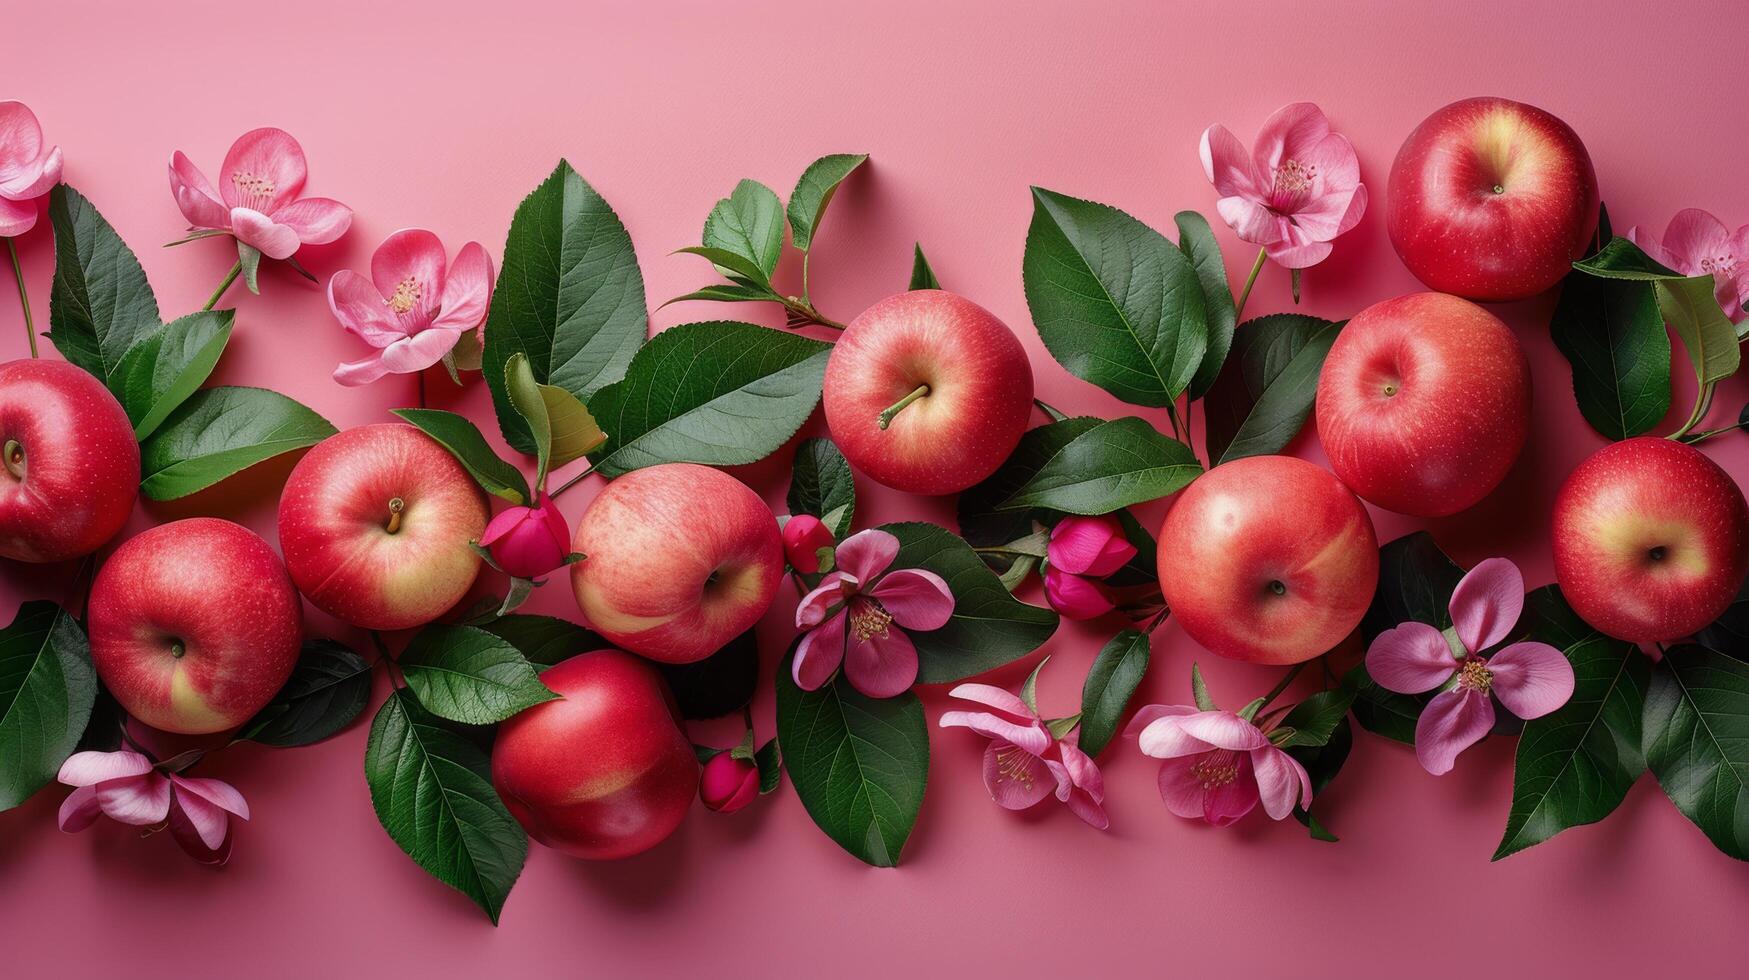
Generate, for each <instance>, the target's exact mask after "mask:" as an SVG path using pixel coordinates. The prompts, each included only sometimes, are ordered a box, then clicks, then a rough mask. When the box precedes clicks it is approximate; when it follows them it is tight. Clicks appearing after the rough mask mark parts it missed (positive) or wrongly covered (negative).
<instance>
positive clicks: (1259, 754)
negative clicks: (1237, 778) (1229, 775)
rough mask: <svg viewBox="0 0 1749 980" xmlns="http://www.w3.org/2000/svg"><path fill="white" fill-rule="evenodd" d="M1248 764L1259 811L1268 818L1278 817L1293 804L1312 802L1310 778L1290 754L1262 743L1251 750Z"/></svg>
mask: <svg viewBox="0 0 1749 980" xmlns="http://www.w3.org/2000/svg"><path fill="white" fill-rule="evenodd" d="M1251 766H1252V770H1253V774H1254V775H1255V776H1256V778H1257V793H1258V796H1259V798H1260V799H1261V800H1262V801H1263V812H1264V813H1267V814H1269V819H1271V820H1280V819H1282V818H1284V817H1286V816H1288V815H1289V814H1291V813H1293V812H1294V807H1295V806H1296V805H1299V806H1305V805H1307V804H1309V803H1311V802H1312V777H1311V776H1309V775H1307V773H1306V767H1305V766H1302V765H1300V763H1299V760H1297V759H1295V758H1294V757H1293V756H1291V755H1288V754H1287V753H1286V752H1283V751H1282V750H1280V749H1278V748H1276V747H1275V746H1273V745H1265V746H1264V747H1263V748H1260V749H1256V750H1254V751H1252V753H1251Z"/></svg>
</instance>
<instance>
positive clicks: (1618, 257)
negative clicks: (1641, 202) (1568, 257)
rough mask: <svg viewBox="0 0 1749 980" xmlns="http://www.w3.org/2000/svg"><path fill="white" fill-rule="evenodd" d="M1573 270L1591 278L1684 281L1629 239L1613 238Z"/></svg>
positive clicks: (1678, 274) (1677, 273)
mask: <svg viewBox="0 0 1749 980" xmlns="http://www.w3.org/2000/svg"><path fill="white" fill-rule="evenodd" d="M1573 268H1575V269H1578V270H1579V271H1580V272H1583V273H1585V274H1587V275H1591V276H1598V277H1601V278H1604V279H1629V280H1638V281H1641V282H1657V281H1659V280H1662V279H1681V278H1683V275H1682V273H1680V272H1677V271H1675V270H1674V269H1669V268H1666V267H1665V266H1663V265H1661V264H1660V263H1658V262H1657V261H1655V260H1653V258H1652V257H1651V256H1649V255H1647V254H1646V253H1645V251H1644V250H1642V249H1641V248H1640V247H1639V246H1638V245H1635V244H1634V243H1633V242H1631V241H1628V240H1627V239H1625V238H1611V239H1609V240H1608V241H1606V242H1604V243H1603V247H1602V248H1601V249H1599V250H1598V251H1597V253H1596V254H1595V255H1591V256H1589V257H1587V258H1584V259H1581V260H1579V261H1578V262H1575V263H1573Z"/></svg>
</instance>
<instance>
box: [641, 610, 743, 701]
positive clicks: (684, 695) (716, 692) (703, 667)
mask: <svg viewBox="0 0 1749 980" xmlns="http://www.w3.org/2000/svg"><path fill="white" fill-rule="evenodd" d="M656 669H657V670H659V671H661V672H662V676H663V677H664V678H666V679H667V681H668V688H669V690H671V691H673V692H674V701H675V703H677V704H678V705H679V706H680V717H682V718H689V719H697V718H721V717H722V716H724V715H726V714H729V713H730V712H732V711H739V710H740V709H741V708H742V707H744V706H746V704H747V703H748V702H749V701H751V700H753V689H754V687H756V686H757V685H758V683H759V641H758V638H757V637H755V636H754V634H753V631H752V630H748V631H747V632H745V633H742V634H741V635H740V636H737V637H735V638H734V639H732V640H730V641H729V642H728V645H726V646H724V647H723V648H722V649H721V650H718V651H717V652H716V653H713V654H711V655H710V656H708V657H706V658H704V659H703V660H696V661H693V662H692V663H687V664H663V663H659V664H657V665H656Z"/></svg>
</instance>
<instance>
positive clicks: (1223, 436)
mask: <svg viewBox="0 0 1749 980" xmlns="http://www.w3.org/2000/svg"><path fill="white" fill-rule="evenodd" d="M1341 329H1342V324H1341V323H1336V322H1332V321H1330V320H1323V319H1319V318H1318V317H1315V316H1303V315H1301V314H1298V313H1277V314H1275V315H1273V316H1263V317H1258V318H1257V319H1255V320H1251V321H1248V322H1246V323H1245V325H1244V326H1242V327H1240V328H1239V331H1238V333H1237V334H1236V335H1235V338H1234V342H1233V353H1232V355H1231V356H1230V357H1228V358H1227V366H1226V367H1225V368H1224V369H1222V371H1221V376H1220V378H1219V379H1217V380H1216V381H1215V383H1214V387H1212V388H1211V389H1209V394H1208V398H1207V399H1206V400H1205V401H1204V402H1203V404H1204V405H1205V406H1207V408H1208V421H1207V423H1206V425H1207V430H1208V453H1209V458H1210V459H1211V460H1215V461H1216V462H1220V463H1225V462H1228V461H1230V460H1235V459H1241V458H1243V457H1246V456H1267V455H1271V454H1273V453H1279V452H1281V451H1282V450H1283V449H1286V448H1287V444H1288V443H1290V442H1292V441H1293V438H1294V436H1296V435H1298V434H1299V431H1300V429H1301V428H1303V427H1304V426H1305V424H1306V416H1308V415H1310V414H1311V412H1312V402H1313V400H1314V398H1315V396H1316V395H1317V393H1318V372H1319V371H1320V370H1322V369H1323V367H1324V357H1325V355H1327V354H1329V353H1330V345H1332V344H1334V343H1335V342H1336V334H1337V331H1339V330H1341Z"/></svg>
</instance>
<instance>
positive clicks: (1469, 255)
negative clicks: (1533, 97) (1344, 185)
mask: <svg viewBox="0 0 1749 980" xmlns="http://www.w3.org/2000/svg"><path fill="white" fill-rule="evenodd" d="M1496 188H1498V189H1499V190H1498V191H1496ZM1385 224H1386V226H1387V228H1388V229H1389V230H1390V234H1391V244H1392V245H1395V246H1396V248H1397V254H1398V255H1399V256H1401V257H1402V259H1403V264H1404V265H1406V266H1408V267H1409V271H1410V272H1413V273H1414V274H1415V277H1416V278H1417V279H1420V280H1421V281H1422V282H1424V283H1426V284H1427V286H1428V288H1430V289H1437V290H1439V291H1440V292H1444V293H1453V294H1456V295H1458V296H1463V297H1466V298H1468V299H1474V300H1485V301H1502V300H1514V299H1523V298H1525V297H1527V296H1535V295H1536V294H1537V293H1540V292H1543V291H1544V290H1546V289H1548V288H1549V287H1550V286H1553V285H1554V284H1555V283H1558V282H1560V281H1561V279H1562V277H1564V276H1565V275H1566V274H1567V272H1568V270H1569V269H1570V268H1571V266H1572V262H1573V260H1574V259H1577V258H1579V257H1580V256H1581V255H1583V254H1584V251H1585V247H1586V245H1587V244H1588V243H1589V242H1590V241H1591V234H1592V232H1593V231H1594V230H1595V229H1596V227H1597V174H1596V172H1595V171H1593V170H1592V167H1591V155H1590V154H1589V153H1587V152H1586V151H1585V144H1584V143H1582V142H1580V140H1579V135H1578V134H1577V133H1575V132H1573V128H1572V127H1571V126H1568V125H1567V124H1566V123H1564V122H1562V121H1561V120H1559V119H1557V118H1555V117H1554V116H1553V115H1550V114H1549V113H1547V112H1545V111H1543V110H1542V109H1538V108H1537V107H1536V106H1532V105H1525V104H1524V103H1522V102H1512V101H1510V100H1507V99H1499V98H1477V99H1464V100H1463V101H1461V102H1453V103H1452V104H1451V105H1448V106H1446V107H1445V108H1443V109H1440V110H1439V111H1437V112H1435V113H1434V114H1433V115H1431V116H1428V117H1427V118H1426V119H1425V120H1423V121H1422V123H1421V125H1419V126H1417V127H1415V130H1414V132H1412V133H1410V134H1409V138H1408V139H1407V140H1405V141H1404V142H1403V146H1402V149H1400V150H1398V151H1397V159H1396V162H1394V163H1392V164H1391V177H1390V187H1389V189H1388V191H1387V193H1386V198H1385Z"/></svg>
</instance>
